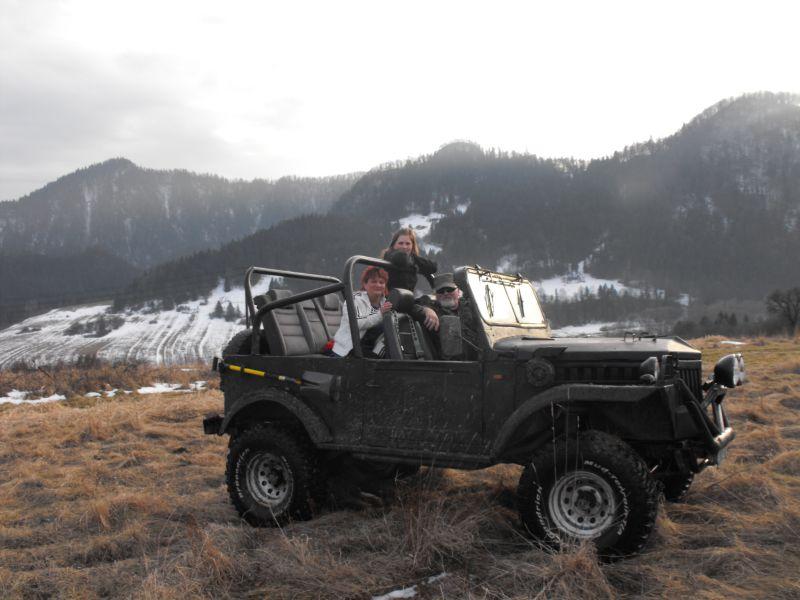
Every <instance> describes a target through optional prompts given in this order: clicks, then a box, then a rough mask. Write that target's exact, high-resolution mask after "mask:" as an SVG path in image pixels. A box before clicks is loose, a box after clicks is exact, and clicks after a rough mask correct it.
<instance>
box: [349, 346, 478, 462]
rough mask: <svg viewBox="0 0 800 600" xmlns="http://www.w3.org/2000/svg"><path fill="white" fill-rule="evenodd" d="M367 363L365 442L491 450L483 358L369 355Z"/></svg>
mask: <svg viewBox="0 0 800 600" xmlns="http://www.w3.org/2000/svg"><path fill="white" fill-rule="evenodd" d="M363 368H364V377H363V381H364V386H363V388H362V389H361V391H360V394H361V396H362V397H363V398H364V400H363V406H364V437H363V443H364V444H365V445H367V446H371V447H389V448H394V449H415V450H418V451H419V452H420V453H421V454H424V453H426V452H445V453H448V452H458V453H465V454H470V455H483V454H485V453H486V451H487V447H486V444H485V441H484V436H483V423H482V421H483V415H482V411H481V404H482V402H481V400H482V399H481V388H482V381H481V365H480V363H477V362H458V361H408V360H404V361H397V360H368V359H367V360H364V361H363ZM354 393H358V392H357V391H356V390H354Z"/></svg>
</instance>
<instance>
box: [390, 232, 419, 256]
mask: <svg viewBox="0 0 800 600" xmlns="http://www.w3.org/2000/svg"><path fill="white" fill-rule="evenodd" d="M401 235H407V236H408V237H409V238H410V239H411V252H412V254H416V255H417V256H419V244H418V243H417V234H416V233H414V230H413V229H411V227H401V228H400V229H398V230H397V231H395V232H394V235H393V236H392V241H391V242H390V243H389V247H388V248H386V249H385V250H384V251H383V252H381V258H383V257H384V256H386V253H387V252H389V250H392V249H393V248H394V245H395V244H396V243H397V239H398V238H399V237H400V236H401Z"/></svg>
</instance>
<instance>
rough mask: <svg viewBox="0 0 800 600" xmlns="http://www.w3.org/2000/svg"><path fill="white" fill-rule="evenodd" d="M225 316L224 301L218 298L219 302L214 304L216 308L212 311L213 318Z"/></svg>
mask: <svg viewBox="0 0 800 600" xmlns="http://www.w3.org/2000/svg"><path fill="white" fill-rule="evenodd" d="M224 316H225V313H224V311H223V310H222V302H220V301H219V300H217V304H216V305H215V306H214V310H213V311H212V313H211V318H212V319H221V318H223V317H224Z"/></svg>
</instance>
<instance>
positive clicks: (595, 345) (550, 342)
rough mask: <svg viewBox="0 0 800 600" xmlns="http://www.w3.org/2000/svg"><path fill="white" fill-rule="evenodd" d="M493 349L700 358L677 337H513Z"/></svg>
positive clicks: (571, 356) (584, 356)
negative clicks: (669, 355)
mask: <svg viewBox="0 0 800 600" xmlns="http://www.w3.org/2000/svg"><path fill="white" fill-rule="evenodd" d="M494 350H495V351H496V352H499V353H500V354H513V355H515V356H516V357H518V358H521V359H527V358H531V357H533V356H558V357H560V358H562V359H565V360H644V359H645V358H648V357H650V356H662V355H664V354H671V355H673V356H676V357H677V358H679V359H681V360H700V356H701V353H700V351H699V350H697V349H696V348H693V347H692V346H690V345H689V344H688V343H687V342H685V341H684V340H682V339H680V338H677V337H663V338H641V339H640V338H636V339H632V338H630V337H628V338H627V339H623V338H590V337H575V338H570V337H559V338H552V339H535V338H528V337H525V336H515V337H509V338H505V339H502V340H500V341H498V342H497V343H495V345H494Z"/></svg>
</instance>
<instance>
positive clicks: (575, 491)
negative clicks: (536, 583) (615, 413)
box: [517, 431, 659, 559]
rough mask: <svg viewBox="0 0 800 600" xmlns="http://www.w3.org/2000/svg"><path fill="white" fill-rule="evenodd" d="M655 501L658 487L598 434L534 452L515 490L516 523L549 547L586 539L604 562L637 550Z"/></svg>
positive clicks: (632, 455) (621, 446) (635, 460)
mask: <svg viewBox="0 0 800 600" xmlns="http://www.w3.org/2000/svg"><path fill="white" fill-rule="evenodd" d="M658 500H659V486H658V483H657V482H656V481H655V479H653V478H652V476H651V475H650V473H649V471H648V469H647V465H646V464H645V462H644V461H643V460H642V459H641V458H640V457H639V455H637V454H636V452H634V450H633V449H632V448H631V447H630V446H629V445H628V444H626V443H625V442H623V441H622V440H620V439H619V438H617V437H615V436H613V435H610V434H607V433H603V432H601V431H586V432H583V433H580V434H578V435H577V436H571V437H570V439H564V438H561V439H558V440H557V441H556V443H555V444H548V445H547V446H545V447H543V448H542V449H540V450H538V451H537V452H536V453H535V454H534V456H533V459H532V460H531V462H530V464H528V465H527V466H526V467H525V470H524V471H523V473H522V476H521V477H520V480H519V487H518V489H517V504H518V507H519V512H520V517H521V518H522V523H523V525H524V526H525V527H526V528H527V529H528V531H529V532H530V533H531V534H532V535H533V536H535V537H537V538H539V539H540V540H541V541H543V542H544V543H545V544H547V545H549V546H551V547H554V548H559V547H562V546H564V545H565V544H570V543H574V542H578V541H581V540H585V539H591V540H592V541H593V542H594V544H595V546H596V547H597V551H598V554H599V555H600V556H602V557H604V558H610V559H613V558H619V557H622V556H626V555H630V554H634V553H636V552H638V551H639V550H641V549H642V547H643V546H644V545H645V543H646V542H647V540H648V538H649V537H650V533H651V532H652V530H653V526H654V525H655V521H656V515H657V512H658ZM573 509H574V510H573Z"/></svg>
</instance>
